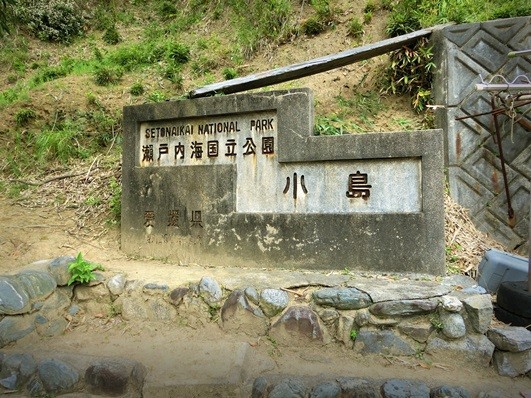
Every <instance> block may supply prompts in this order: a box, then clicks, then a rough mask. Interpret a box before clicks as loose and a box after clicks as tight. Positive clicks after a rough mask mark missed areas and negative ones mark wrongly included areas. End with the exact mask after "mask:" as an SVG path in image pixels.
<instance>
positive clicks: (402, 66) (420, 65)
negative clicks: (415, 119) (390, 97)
mask: <svg viewBox="0 0 531 398" xmlns="http://www.w3.org/2000/svg"><path fill="white" fill-rule="evenodd" d="M390 58H391V64H390V65H389V67H388V68H387V70H386V79H385V83H384V87H383V88H382V92H385V93H392V94H408V95H410V96H411V98H412V100H411V104H412V106H413V109H415V110H416V111H417V112H420V111H424V110H425V109H426V107H427V104H428V103H429V101H430V99H431V84H432V80H433V70H434V69H435V64H434V62H433V48H432V47H431V46H429V43H428V40H427V39H425V38H423V39H420V40H419V41H418V42H417V43H416V44H414V45H413V46H411V47H410V46H404V47H403V48H402V49H400V50H396V51H394V52H393V53H392V54H391V57H390Z"/></svg>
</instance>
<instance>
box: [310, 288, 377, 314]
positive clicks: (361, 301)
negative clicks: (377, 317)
mask: <svg viewBox="0 0 531 398" xmlns="http://www.w3.org/2000/svg"><path fill="white" fill-rule="evenodd" d="M312 296H313V299H314V301H315V303H316V304H318V305H324V306H329V307H334V308H337V309H338V310H357V309H360V308H366V307H368V306H369V305H371V304H372V300H371V298H370V297H369V295H368V294H367V293H364V292H361V291H359V290H358V289H355V288H325V289H319V290H316V291H315V292H313V294H312Z"/></svg>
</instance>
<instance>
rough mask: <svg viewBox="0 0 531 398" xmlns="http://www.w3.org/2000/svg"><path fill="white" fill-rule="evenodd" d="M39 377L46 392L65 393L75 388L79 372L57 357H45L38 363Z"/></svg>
mask: <svg viewBox="0 0 531 398" xmlns="http://www.w3.org/2000/svg"><path fill="white" fill-rule="evenodd" d="M38 373H39V378H40V379H41V381H42V384H43V386H44V389H45V390H46V392H48V393H54V394H65V393H68V392H72V391H74V390H75V389H76V387H77V383H78V382H79V380H80V377H79V372H78V371H77V370H76V369H75V368H74V367H73V366H72V365H70V364H68V363H66V362H63V361H60V360H58V359H53V358H52V359H45V360H42V361H41V362H39V364H38Z"/></svg>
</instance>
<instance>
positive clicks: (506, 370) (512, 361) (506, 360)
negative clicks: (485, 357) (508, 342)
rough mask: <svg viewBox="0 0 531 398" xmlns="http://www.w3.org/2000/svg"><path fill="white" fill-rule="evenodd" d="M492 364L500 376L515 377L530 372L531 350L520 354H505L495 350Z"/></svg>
mask: <svg viewBox="0 0 531 398" xmlns="http://www.w3.org/2000/svg"><path fill="white" fill-rule="evenodd" d="M493 363H494V366H495V368H496V370H497V371H498V374H500V375H502V376H509V377H516V376H520V375H525V374H526V373H527V372H529V371H530V370H531V350H526V351H522V352H505V351H499V350H496V351H495V352H494V357H493Z"/></svg>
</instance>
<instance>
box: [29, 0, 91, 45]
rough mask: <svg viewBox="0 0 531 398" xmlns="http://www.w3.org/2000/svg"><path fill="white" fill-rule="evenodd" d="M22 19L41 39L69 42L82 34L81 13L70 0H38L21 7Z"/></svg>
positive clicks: (82, 21) (82, 20)
mask: <svg viewBox="0 0 531 398" xmlns="http://www.w3.org/2000/svg"><path fill="white" fill-rule="evenodd" d="M23 19H24V20H25V22H26V23H27V25H28V27H29V28H30V30H31V31H32V32H33V34H35V36H36V37H38V38H39V39H41V40H46V41H54V42H61V43H70V42H71V41H72V40H73V39H74V38H75V37H77V36H81V35H82V34H83V25H84V23H85V21H84V18H83V13H82V11H81V10H80V9H79V7H77V5H76V3H75V2H73V1H72V0H38V1H36V2H34V3H31V4H29V3H28V5H27V7H25V8H24V9H23Z"/></svg>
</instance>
